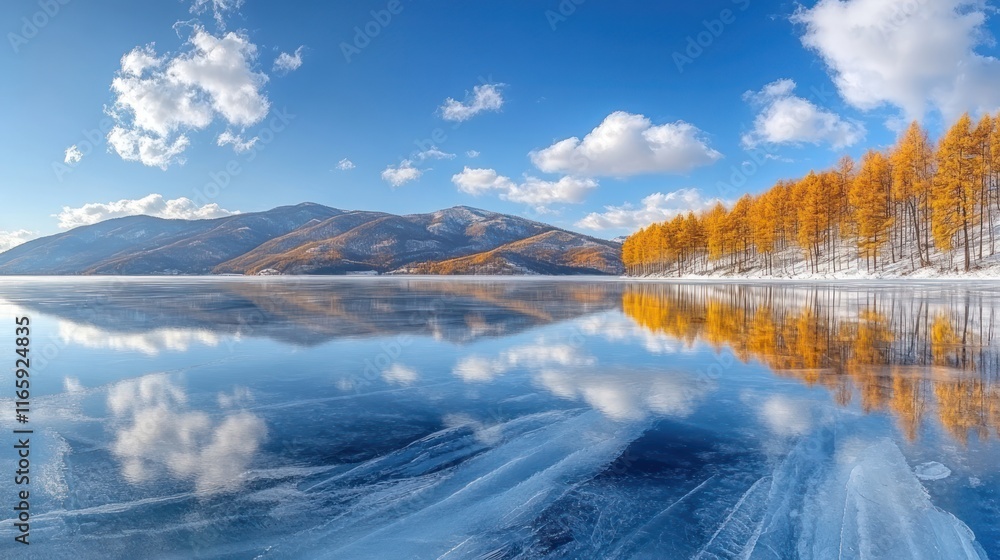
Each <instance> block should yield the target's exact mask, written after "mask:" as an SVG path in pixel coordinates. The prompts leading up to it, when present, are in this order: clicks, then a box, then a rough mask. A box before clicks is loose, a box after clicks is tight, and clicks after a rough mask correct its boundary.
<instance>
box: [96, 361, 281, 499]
mask: <svg viewBox="0 0 1000 560" xmlns="http://www.w3.org/2000/svg"><path fill="white" fill-rule="evenodd" d="M107 407H108V410H109V411H110V412H111V414H112V418H111V425H112V427H113V429H114V432H115V439H114V441H113V442H112V443H111V446H110V450H111V453H112V454H113V455H114V456H115V458H116V459H117V460H118V461H119V462H120V463H121V470H122V476H123V477H124V478H125V479H126V480H127V481H129V482H130V483H132V484H140V483H144V482H148V481H150V480H162V479H163V475H164V474H168V475H170V476H171V477H173V478H176V479H178V480H184V481H191V482H192V483H193V484H194V488H195V491H196V492H197V493H198V494H202V495H206V494H214V493H217V492H222V491H227V490H232V489H235V488H236V487H238V486H239V484H240V483H241V481H242V477H243V474H244V473H245V472H246V470H247V468H248V467H249V466H250V463H251V461H252V460H253V458H254V456H255V455H256V454H257V451H258V450H259V449H260V445H261V444H262V443H263V441H264V439H265V438H266V437H267V425H266V424H265V423H264V421H263V420H262V419H260V418H259V417H257V416H256V415H254V414H252V413H250V412H247V411H245V410H235V411H232V412H225V413H224V414H222V415H220V416H218V417H215V416H210V415H209V414H207V413H205V412H202V411H198V410H191V409H189V408H188V399H187V394H186V393H185V391H184V389H182V388H181V387H179V386H177V385H176V384H174V383H173V382H172V381H171V379H170V378H169V377H168V376H167V375H166V374H162V373H157V374H151V375H146V376H143V377H139V378H136V379H129V380H127V381H122V382H120V383H117V384H115V385H113V386H112V387H111V388H110V389H109V390H108V397H107Z"/></svg>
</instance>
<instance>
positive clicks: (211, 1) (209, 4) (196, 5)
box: [191, 0, 243, 28]
mask: <svg viewBox="0 0 1000 560" xmlns="http://www.w3.org/2000/svg"><path fill="white" fill-rule="evenodd" d="M241 7H243V0H194V2H192V4H191V13H192V14H203V13H205V12H207V11H211V12H212V16H213V17H214V18H215V23H217V24H218V25H219V27H220V28H224V27H225V26H226V21H225V20H226V14H228V13H229V12H235V11H236V10H239V9H240V8H241Z"/></svg>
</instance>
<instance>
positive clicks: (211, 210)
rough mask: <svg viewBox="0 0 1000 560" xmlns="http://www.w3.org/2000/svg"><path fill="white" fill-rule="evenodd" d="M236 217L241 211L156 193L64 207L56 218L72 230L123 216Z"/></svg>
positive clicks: (185, 218)
mask: <svg viewBox="0 0 1000 560" xmlns="http://www.w3.org/2000/svg"><path fill="white" fill-rule="evenodd" d="M234 214H239V212H236V211H229V210H225V209H223V208H220V207H219V205H218V204H215V203H211V204H205V205H204V206H198V205H197V204H195V203H194V201H192V200H191V199H188V198H184V197H180V198H175V199H173V200H167V199H165V198H163V195H160V194H156V193H154V194H150V195H147V196H144V197H142V198H139V199H122V200H119V201H117V202H108V203H100V202H93V203H89V204H84V205H83V206H81V207H79V208H71V207H69V206H63V209H62V212H60V213H59V214H56V215H55V217H56V218H58V219H59V227H60V228H63V229H69V228H75V227H79V226H86V225H90V224H96V223H97V222H103V221H104V220H110V219H111V218H121V217H124V216H138V215H146V216H155V217H157V218H167V219H176V220H204V219H210V218H222V217H225V216H232V215H234Z"/></svg>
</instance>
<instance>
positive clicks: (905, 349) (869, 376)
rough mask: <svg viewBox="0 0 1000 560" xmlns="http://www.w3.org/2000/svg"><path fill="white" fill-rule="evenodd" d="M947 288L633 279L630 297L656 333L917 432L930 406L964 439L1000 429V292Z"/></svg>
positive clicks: (636, 313) (912, 435)
mask: <svg viewBox="0 0 1000 560" xmlns="http://www.w3.org/2000/svg"><path fill="white" fill-rule="evenodd" d="M939 290H940V288H933V287H931V288H928V289H927V291H922V290H920V289H919V288H916V289H914V288H907V289H900V290H893V289H861V288H853V287H845V286H838V287H814V288H793V287H788V286H780V285H774V286H750V285H693V286H692V285H674V284H667V285H664V284H659V285H629V286H628V287H627V288H626V289H625V292H624V294H623V296H622V308H623V310H624V312H625V313H626V314H627V315H628V316H629V317H631V318H632V319H633V320H634V321H635V322H636V323H637V324H639V325H641V326H642V327H643V328H645V329H647V330H648V331H650V332H652V333H658V334H663V335H666V336H668V337H671V338H674V339H676V340H677V341H680V342H683V343H684V344H687V345H693V344H694V343H695V342H702V343H707V344H709V345H711V346H713V347H715V348H716V349H721V348H723V347H725V348H728V349H729V350H730V351H731V352H733V353H734V354H735V355H736V356H737V357H738V358H739V359H740V360H741V361H743V362H749V361H751V360H754V361H758V362H760V363H762V364H764V365H766V366H767V367H768V368H769V369H771V370H772V371H774V372H775V373H776V374H778V375H782V376H787V377H791V378H794V379H798V380H800V381H802V382H804V383H806V384H808V385H810V386H822V387H825V388H826V389H828V390H829V391H830V392H831V393H832V394H833V395H834V398H835V400H836V401H837V402H838V403H839V404H841V405H847V404H850V403H851V402H852V401H853V400H854V399H860V403H859V404H860V406H861V408H862V410H864V411H865V412H873V411H887V412H889V413H891V414H892V415H893V416H894V417H895V418H896V419H897V421H898V423H899V426H900V428H901V430H902V431H903V433H904V434H905V435H906V436H907V437H908V438H909V439H911V440H913V439H916V437H917V434H918V432H919V429H920V427H921V426H922V425H923V424H924V423H925V422H926V421H927V420H928V419H929V418H931V417H936V418H937V419H938V420H939V421H940V423H941V425H942V426H943V427H944V428H945V429H946V430H947V431H948V432H949V433H950V435H951V436H952V437H954V438H955V439H957V440H959V441H962V442H966V441H968V438H969V436H970V434H975V435H976V436H977V437H978V438H980V439H986V438H989V437H990V434H991V433H992V434H994V435H1000V381H998V379H997V377H998V372H1000V352H998V350H1000V349H998V347H997V345H996V344H995V342H994V340H993V336H994V328H995V323H996V318H995V308H994V301H993V299H992V298H993V297H994V296H993V295H992V294H989V293H986V294H984V293H982V292H977V291H975V290H954V291H947V290H941V291H939Z"/></svg>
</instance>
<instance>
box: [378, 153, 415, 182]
mask: <svg viewBox="0 0 1000 560" xmlns="http://www.w3.org/2000/svg"><path fill="white" fill-rule="evenodd" d="M423 174H424V172H423V170H421V169H417V168H416V167H413V161H412V160H409V159H404V160H403V161H401V162H399V165H395V166H394V165H390V166H388V167H386V168H385V170H384V171H382V180H383V181H385V182H386V183H389V184H390V185H392V186H393V187H401V186H403V185H405V184H406V183H409V182H410V181H415V180H417V179H419V178H420V176H421V175H423Z"/></svg>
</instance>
